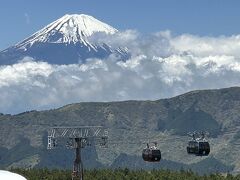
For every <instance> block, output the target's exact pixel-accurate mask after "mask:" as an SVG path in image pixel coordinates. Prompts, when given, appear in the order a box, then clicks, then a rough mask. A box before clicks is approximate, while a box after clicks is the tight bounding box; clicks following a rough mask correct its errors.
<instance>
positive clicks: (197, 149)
mask: <svg viewBox="0 0 240 180" xmlns="http://www.w3.org/2000/svg"><path fill="white" fill-rule="evenodd" d="M205 134H206V133H204V132H201V133H196V132H194V133H189V134H188V135H190V136H191V137H192V139H191V140H190V141H188V145H187V153H188V154H194V155H196V156H208V155H209V153H210V144H209V142H208V141H207V140H206V138H205Z"/></svg>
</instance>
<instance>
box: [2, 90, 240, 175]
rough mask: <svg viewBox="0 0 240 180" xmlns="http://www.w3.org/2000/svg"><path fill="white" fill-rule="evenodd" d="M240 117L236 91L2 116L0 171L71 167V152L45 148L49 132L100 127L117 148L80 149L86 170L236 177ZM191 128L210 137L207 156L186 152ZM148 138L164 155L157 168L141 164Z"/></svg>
mask: <svg viewBox="0 0 240 180" xmlns="http://www.w3.org/2000/svg"><path fill="white" fill-rule="evenodd" d="M239 119H240V88H239V87H233V88H226V89H219V90H203V91H193V92H189V93H186V94H183V95H180V96H177V97H173V98H170V99H162V100H157V101H124V102H105V103H101V102H99V103H97V102H91V103H78V104H70V105H66V106H64V107H62V108H59V109H53V110H47V111H30V112H24V113H21V114H18V115H7V114H6V115H4V114H0V137H1V138H0V167H1V168H6V167H12V166H17V167H19V166H20V167H44V166H47V167H53V168H54V167H55V168H56V167H61V168H71V162H72V159H73V152H72V151H70V150H63V149H58V150H55V151H48V150H47V149H46V145H47V129H48V128H49V127H52V126H81V125H102V126H104V127H107V128H108V129H109V141H110V142H117V144H109V147H108V148H107V149H98V148H97V149H94V148H93V149H91V150H88V149H86V150H84V152H83V154H84V163H85V165H86V166H85V167H88V168H94V167H103V166H104V167H124V166H126V167H129V168H164V167H165V168H168V167H169V168H171V169H172V168H173V169H174V167H176V168H177V169H179V168H180V169H181V167H183V168H192V169H193V170H194V171H197V172H199V173H203V172H210V171H211V172H229V171H231V172H234V173H239V172H240V166H239V163H238V162H239V161H240V156H239V153H240V120H239ZM194 130H197V131H201V130H205V131H208V132H209V133H210V137H209V138H208V139H209V142H210V145H211V152H210V155H209V157H207V158H206V157H195V156H191V155H188V154H187V152H186V144H187V142H188V140H189V137H188V136H187V135H186V134H187V133H188V132H189V131H194ZM150 140H151V141H157V142H158V145H159V147H160V149H161V151H162V157H163V159H164V161H163V162H164V163H162V164H161V162H160V165H159V166H158V165H156V166H152V165H151V164H148V163H143V162H142V159H141V152H142V149H143V148H144V147H145V146H146V144H144V142H145V143H146V142H148V141H150ZM131 159H132V160H133V161H134V162H129V161H131ZM66 162H67V164H66ZM135 162H139V163H135ZM141 162H142V163H141ZM206 167H209V168H210V169H208V170H207V169H206Z"/></svg>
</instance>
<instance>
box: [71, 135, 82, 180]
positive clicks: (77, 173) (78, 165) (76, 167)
mask: <svg viewBox="0 0 240 180" xmlns="http://www.w3.org/2000/svg"><path fill="white" fill-rule="evenodd" d="M75 142H76V157H75V160H74V163H73V172H72V180H75V179H80V180H83V164H82V158H81V149H82V139H81V138H75Z"/></svg>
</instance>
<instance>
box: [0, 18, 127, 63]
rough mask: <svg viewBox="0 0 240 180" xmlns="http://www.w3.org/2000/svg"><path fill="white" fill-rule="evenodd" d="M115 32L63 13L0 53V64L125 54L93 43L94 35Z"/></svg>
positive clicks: (69, 61) (120, 49)
mask: <svg viewBox="0 0 240 180" xmlns="http://www.w3.org/2000/svg"><path fill="white" fill-rule="evenodd" d="M117 31H118V30H117V29H115V28H113V27H111V26H110V25H108V24H106V23H103V22H101V21H99V20H97V19H95V18H94V17H92V16H89V15H85V14H80V15H78V14H73V15H69V14H66V15H64V16H63V17H61V18H59V19H57V20H56V21H54V22H52V23H50V24H49V25H47V26H45V27H44V28H43V29H41V30H39V31H38V32H36V33H34V34H33V35H31V36H30V37H28V38H26V39H25V40H23V41H21V42H19V43H17V44H16V45H14V46H12V47H10V48H8V49H6V50H4V51H2V52H0V64H13V63H15V62H16V61H17V60H19V59H21V58H23V57H24V56H31V57H33V58H34V59H38V60H45V61H48V62H49V63H54V64H71V63H79V62H84V61H85V60H86V59H87V58H104V57H106V56H108V55H110V54H112V53H116V54H117V55H120V56H125V55H126V54H127V51H126V48H125V47H119V48H117V49H113V48H112V47H111V46H110V45H107V44H106V43H101V44H99V43H98V44H97V43H95V44H93V43H90V41H89V40H88V38H89V37H90V36H92V35H94V34H95V33H99V32H100V33H105V34H107V35H108V34H109V35H112V34H114V33H116V32H117Z"/></svg>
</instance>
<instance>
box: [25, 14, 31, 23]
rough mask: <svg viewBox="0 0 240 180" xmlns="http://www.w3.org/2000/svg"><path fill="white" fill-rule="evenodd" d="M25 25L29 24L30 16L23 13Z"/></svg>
mask: <svg viewBox="0 0 240 180" xmlns="http://www.w3.org/2000/svg"><path fill="white" fill-rule="evenodd" d="M24 17H25V21H26V24H30V16H29V14H28V13H24Z"/></svg>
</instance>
